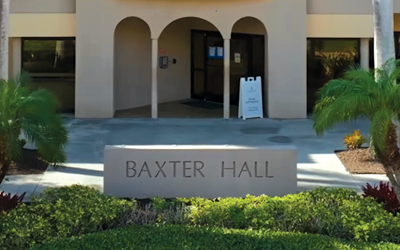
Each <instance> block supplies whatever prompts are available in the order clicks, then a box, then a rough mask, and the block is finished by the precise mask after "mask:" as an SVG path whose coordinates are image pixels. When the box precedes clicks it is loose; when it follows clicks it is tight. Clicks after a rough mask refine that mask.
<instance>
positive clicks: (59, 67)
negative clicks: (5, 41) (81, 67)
mask: <svg viewBox="0 0 400 250" xmlns="http://www.w3.org/2000/svg"><path fill="white" fill-rule="evenodd" d="M22 69H23V70H25V71H27V72H29V73H30V74H31V75H32V76H33V77H36V78H73V77H74V76H75V39H62V38H56V39H28V38H27V39H23V40H22Z"/></svg>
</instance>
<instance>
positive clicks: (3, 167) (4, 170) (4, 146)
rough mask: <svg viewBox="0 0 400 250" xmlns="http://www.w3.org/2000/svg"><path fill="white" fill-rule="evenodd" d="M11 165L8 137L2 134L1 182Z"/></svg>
mask: <svg viewBox="0 0 400 250" xmlns="http://www.w3.org/2000/svg"><path fill="white" fill-rule="evenodd" d="M9 166H10V162H9V159H8V158H7V138H6V136H0V183H1V181H2V180H3V179H4V176H6V173H7V171H8V168H9Z"/></svg>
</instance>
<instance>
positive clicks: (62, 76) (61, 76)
mask: <svg viewBox="0 0 400 250" xmlns="http://www.w3.org/2000/svg"><path fill="white" fill-rule="evenodd" d="M28 40H35V41H60V40H63V41H76V37H21V57H20V58H21V71H23V70H24V58H23V57H24V49H25V46H24V45H25V41H28ZM75 44H76V43H75ZM28 73H29V75H30V76H31V77H32V79H35V80H37V79H40V80H75V75H76V47H75V72H74V73H30V72H28Z"/></svg>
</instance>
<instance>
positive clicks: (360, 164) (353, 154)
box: [335, 148, 386, 174]
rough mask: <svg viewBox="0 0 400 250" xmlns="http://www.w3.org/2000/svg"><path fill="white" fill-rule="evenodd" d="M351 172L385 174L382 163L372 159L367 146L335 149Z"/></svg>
mask: <svg viewBox="0 0 400 250" xmlns="http://www.w3.org/2000/svg"><path fill="white" fill-rule="evenodd" d="M335 153H336V155H337V156H338V157H339V159H340V160H341V161H342V164H343V165H344V166H345V168H346V169H347V171H348V172H349V173H351V174H385V173H386V172H385V169H384V168H383V165H382V164H381V163H379V162H377V161H376V160H374V159H373V157H372V154H371V152H370V150H369V149H368V148H361V149H356V150H341V151H335Z"/></svg>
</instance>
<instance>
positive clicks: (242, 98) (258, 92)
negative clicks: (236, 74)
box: [239, 76, 264, 120]
mask: <svg viewBox="0 0 400 250" xmlns="http://www.w3.org/2000/svg"><path fill="white" fill-rule="evenodd" d="M263 114H264V113H263V101H262V88H261V77H260V76H257V77H256V78H255V79H254V77H248V78H247V79H246V78H245V77H242V78H240V91H239V118H243V120H246V119H248V118H263V117H264V115H263Z"/></svg>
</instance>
